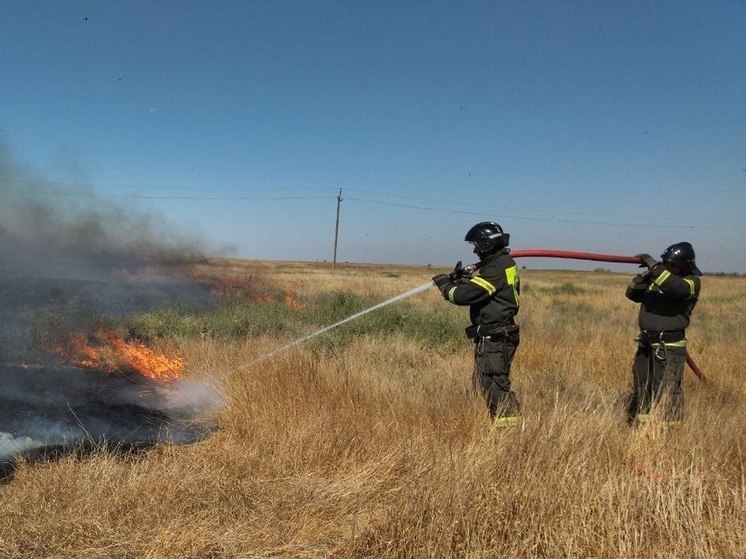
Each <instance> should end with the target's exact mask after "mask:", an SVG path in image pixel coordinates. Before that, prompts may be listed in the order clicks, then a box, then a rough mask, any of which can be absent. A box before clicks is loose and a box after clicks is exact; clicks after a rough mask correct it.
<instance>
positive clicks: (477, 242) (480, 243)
mask: <svg viewBox="0 0 746 559" xmlns="http://www.w3.org/2000/svg"><path fill="white" fill-rule="evenodd" d="M464 240H465V241H467V242H469V243H472V244H473V245H474V246H475V247H476V249H477V252H480V253H483V254H484V253H488V252H492V251H493V250H497V249H501V248H505V247H506V246H508V242H509V241H510V235H508V234H507V233H505V232H504V231H503V228H502V227H500V226H499V225H498V224H497V223H495V222H494V221H482V222H480V223H477V224H476V225H475V226H474V227H472V228H471V229H469V232H468V233H467V234H466V237H464Z"/></svg>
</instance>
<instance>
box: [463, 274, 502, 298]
mask: <svg viewBox="0 0 746 559" xmlns="http://www.w3.org/2000/svg"><path fill="white" fill-rule="evenodd" d="M469 281H471V282H472V283H473V284H476V285H478V286H479V287H481V288H482V289H484V290H485V291H486V292H487V293H489V294H490V295H492V294H493V293H494V292H495V291H497V288H495V286H494V285H492V284H491V283H490V282H488V281H487V280H485V279H484V278H481V277H479V276H474V277H473V278H471V279H470V280H469Z"/></svg>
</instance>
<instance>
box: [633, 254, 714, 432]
mask: <svg viewBox="0 0 746 559" xmlns="http://www.w3.org/2000/svg"><path fill="white" fill-rule="evenodd" d="M638 257H639V258H640V260H641V261H642V262H643V264H642V266H645V267H647V268H648V270H647V271H646V272H644V273H641V274H639V275H637V276H635V277H634V278H633V279H632V282H631V283H630V284H629V286H628V287H627V292H626V296H627V298H628V299H631V300H632V301H634V302H636V303H640V313H639V315H638V323H639V326H640V335H639V337H638V339H637V341H638V345H637V353H635V359H634V363H633V366H632V378H633V389H632V397H631V398H630V403H629V408H628V420H629V422H630V424H633V423H643V422H646V421H648V420H649V419H650V412H651V407H652V406H653V405H654V404H655V403H656V402H658V401H659V400H660V399H661V397H662V396H664V395H665V398H666V404H665V408H664V410H663V420H664V421H665V422H666V423H668V424H674V423H678V422H680V421H681V419H682V418H683V415H684V392H683V389H682V386H681V381H682V377H683V375H684V364H685V363H686V327H687V326H689V320H690V317H691V314H692V310H693V309H694V306H695V305H696V304H697V298H698V297H699V290H700V279H699V276H701V275H702V272H700V271H699V268H697V265H696V264H695V262H694V249H693V248H692V245H691V244H689V243H686V242H684V243H676V244H673V245H671V246H670V247H668V248H667V249H666V250H665V251H664V252H663V254H661V260H662V262H659V261H658V260H656V259H655V258H653V257H652V256H650V255H649V254H639V255H638Z"/></svg>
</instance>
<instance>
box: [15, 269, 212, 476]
mask: <svg viewBox="0 0 746 559" xmlns="http://www.w3.org/2000/svg"><path fill="white" fill-rule="evenodd" d="M210 304H211V303H210V296H209V294H208V293H207V291H206V290H205V289H204V288H203V287H202V286H200V285H197V284H196V283H194V282H190V281H173V280H168V281H142V280H141V279H139V278H138V279H137V281H131V278H130V277H128V278H126V280H125V281H119V280H111V279H109V280H101V279H96V280H94V279H70V278H59V277H56V278H50V277H25V276H21V275H15V274H11V273H7V274H6V275H5V276H4V277H2V278H0V478H3V477H5V478H7V477H8V475H10V474H12V471H13V469H14V463H15V458H16V457H17V456H19V455H22V456H24V457H26V458H27V459H34V460H36V459H39V458H48V457H55V456H60V455H64V454H67V453H69V452H76V453H79V452H81V450H85V449H93V448H106V449H112V450H115V451H117V452H123V451H127V452H129V451H132V450H133V449H142V448H148V447H150V446H153V445H155V444H159V443H163V442H175V443H180V444H183V443H189V442H194V441H196V440H199V439H201V438H203V437H205V436H206V435H208V434H209V433H211V432H212V431H214V430H215V429H216V427H217V426H216V424H215V421H214V419H204V418H197V416H198V415H199V414H200V412H201V410H199V409H196V408H195V406H194V405H193V404H194V402H192V404H191V405H180V404H179V398H178V390H179V388H178V385H177V384H174V385H168V384H161V383H159V382H157V381H152V380H149V379H147V378H145V377H143V376H141V375H138V374H137V373H136V372H134V371H129V370H123V371H119V372H115V373H112V372H108V371H98V370H91V369H86V368H80V367H76V366H73V365H71V364H70V363H67V362H66V361H65V359H64V358H63V357H61V356H59V355H57V354H55V352H54V349H55V345H56V344H57V343H61V342H63V341H64V340H65V339H67V337H68V336H70V335H71V334H76V335H83V336H86V335H88V334H90V333H93V332H94V331H95V330H96V329H97V328H101V327H113V328H115V327H116V324H117V323H118V322H121V321H122V320H123V319H125V318H127V317H130V316H132V315H135V314H137V313H142V312H149V311H152V310H154V309H158V308H160V307H163V306H171V307H186V308H206V307H208V306H209V305H210Z"/></svg>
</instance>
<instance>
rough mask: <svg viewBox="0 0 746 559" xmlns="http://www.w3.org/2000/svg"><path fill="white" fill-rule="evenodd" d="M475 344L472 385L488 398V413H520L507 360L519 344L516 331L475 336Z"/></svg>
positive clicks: (501, 415)
mask: <svg viewBox="0 0 746 559" xmlns="http://www.w3.org/2000/svg"><path fill="white" fill-rule="evenodd" d="M474 341H475V345H474V375H473V377H472V383H473V385H474V389H475V390H477V391H478V392H480V393H481V394H482V396H483V397H484V399H485V400H486V401H487V407H488V408H489V412H490V417H491V418H492V419H493V420H494V419H495V418H496V417H513V416H517V415H519V414H520V404H519V402H518V398H517V397H516V395H515V393H514V392H513V391H512V390H511V387H510V364H511V363H512V362H513V356H514V355H515V351H516V349H517V348H518V344H519V342H520V338H519V335H518V332H517V331H516V332H513V333H510V334H507V335H504V336H499V337H498V336H492V337H486V338H483V337H478V338H476V339H475V340H474Z"/></svg>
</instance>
